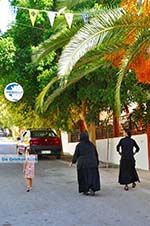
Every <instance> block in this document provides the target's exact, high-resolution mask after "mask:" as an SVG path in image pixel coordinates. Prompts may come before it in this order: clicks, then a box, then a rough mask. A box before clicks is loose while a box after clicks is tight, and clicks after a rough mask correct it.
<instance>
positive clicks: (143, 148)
mask: <svg viewBox="0 0 150 226" xmlns="http://www.w3.org/2000/svg"><path fill="white" fill-rule="evenodd" d="M61 136H62V146H63V152H64V153H65V154H70V155H73V153H74V150H75V146H76V145H77V143H69V142H68V134H67V133H66V132H63V133H62V134H61ZM133 139H135V140H136V142H137V144H138V145H139V147H140V151H139V153H137V154H136V156H135V158H136V167H137V168H139V169H143V170H149V165H148V141H147V134H141V135H135V136H133ZM119 140H120V137H117V138H110V139H100V140H97V141H96V147H97V151H98V153H99V158H100V160H101V161H103V162H109V163H114V164H119V161H120V155H119V154H118V152H117V151H116V145H117V143H118V142H119Z"/></svg>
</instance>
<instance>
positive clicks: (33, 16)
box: [29, 9, 39, 26]
mask: <svg viewBox="0 0 150 226" xmlns="http://www.w3.org/2000/svg"><path fill="white" fill-rule="evenodd" d="M38 13H39V10H37V9H29V15H30V20H31V23H32V26H34V24H35V20H36V17H37V15H38Z"/></svg>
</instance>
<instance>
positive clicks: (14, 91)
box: [4, 82, 23, 102]
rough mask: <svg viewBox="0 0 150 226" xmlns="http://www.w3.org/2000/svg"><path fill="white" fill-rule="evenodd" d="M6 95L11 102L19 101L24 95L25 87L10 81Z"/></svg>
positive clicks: (6, 88)
mask: <svg viewBox="0 0 150 226" xmlns="http://www.w3.org/2000/svg"><path fill="white" fill-rule="evenodd" d="M4 95H5V97H6V99H7V100H9V101H11V102H17V101H19V100H20V99H21V98H22V96H23V88H22V86H21V85H19V84H18V83H16V82H12V83H9V84H8V85H7V86H6V87H5V90H4Z"/></svg>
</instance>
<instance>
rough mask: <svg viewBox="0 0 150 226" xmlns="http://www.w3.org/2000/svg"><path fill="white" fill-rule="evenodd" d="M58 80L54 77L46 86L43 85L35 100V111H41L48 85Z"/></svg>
mask: <svg viewBox="0 0 150 226" xmlns="http://www.w3.org/2000/svg"><path fill="white" fill-rule="evenodd" d="M58 80H59V78H58V77H54V78H53V79H52V80H51V81H50V82H49V83H48V84H47V86H45V87H44V89H43V90H42V92H41V93H40V94H39V96H38V98H37V101H36V111H37V112H41V113H43V112H42V108H43V105H44V98H45V96H46V94H47V93H48V91H49V89H50V87H51V86H52V85H53V84H54V83H56V82H57V81H58Z"/></svg>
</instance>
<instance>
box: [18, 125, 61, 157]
mask: <svg viewBox="0 0 150 226" xmlns="http://www.w3.org/2000/svg"><path fill="white" fill-rule="evenodd" d="M27 147H29V148H30V149H31V152H32V153H33V154H37V155H55V156H56V158H57V159H60V157H61V150H62V144H61V139H60V138H59V137H58V136H57V135H56V133H55V132H54V131H53V130H52V129H29V130H26V131H25V132H23V134H22V136H21V137H20V141H19V143H18V145H17V151H18V153H19V154H23V153H25V151H26V148H27Z"/></svg>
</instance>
